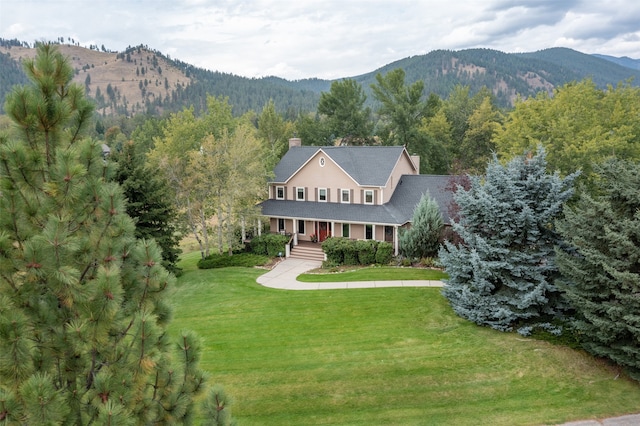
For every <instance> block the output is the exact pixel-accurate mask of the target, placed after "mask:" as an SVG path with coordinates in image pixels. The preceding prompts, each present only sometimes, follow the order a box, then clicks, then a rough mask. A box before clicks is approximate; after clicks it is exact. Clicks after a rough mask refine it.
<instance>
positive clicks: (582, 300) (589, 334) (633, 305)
mask: <svg viewBox="0 0 640 426" xmlns="http://www.w3.org/2000/svg"><path fill="white" fill-rule="evenodd" d="M596 171H597V172H598V176H599V177H600V178H599V179H597V180H596V182H597V188H596V194H597V195H594V196H591V195H589V194H587V193H584V194H582V195H581V197H580V200H579V201H578V203H577V204H576V205H575V206H573V207H572V208H567V209H566V211H565V219H564V220H563V221H561V222H559V223H558V230H559V231H560V233H561V234H562V236H563V237H564V238H565V240H566V241H567V245H565V246H563V247H562V248H558V267H559V269H560V272H562V276H563V278H562V280H560V281H559V285H560V287H561V288H563V289H564V290H565V292H566V295H567V298H568V299H569V301H570V303H571V305H572V307H573V308H574V309H575V311H576V314H575V319H574V321H573V325H574V326H575V328H576V330H577V332H578V335H579V336H580V339H581V341H582V344H583V346H584V347H585V349H587V350H588V351H589V352H591V353H593V354H595V355H597V356H601V357H606V358H609V359H611V360H613V361H615V362H616V363H618V364H619V365H622V366H624V367H626V368H627V369H628V370H629V372H630V373H631V374H632V376H633V377H635V378H636V379H638V380H640V297H638V296H639V295H640V191H639V188H640V164H634V163H630V162H625V161H621V160H610V161H608V162H607V163H605V164H603V165H602V166H601V167H598V168H596Z"/></svg>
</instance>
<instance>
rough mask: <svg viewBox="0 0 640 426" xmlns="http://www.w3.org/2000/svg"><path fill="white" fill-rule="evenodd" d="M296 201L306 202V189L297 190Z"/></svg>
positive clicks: (299, 188)
mask: <svg viewBox="0 0 640 426" xmlns="http://www.w3.org/2000/svg"><path fill="white" fill-rule="evenodd" d="M296 200H298V201H304V188H303V187H298V188H296Z"/></svg>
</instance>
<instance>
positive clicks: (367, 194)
mask: <svg viewBox="0 0 640 426" xmlns="http://www.w3.org/2000/svg"><path fill="white" fill-rule="evenodd" d="M364 203H365V204H373V190H372V189H366V190H365V191H364Z"/></svg>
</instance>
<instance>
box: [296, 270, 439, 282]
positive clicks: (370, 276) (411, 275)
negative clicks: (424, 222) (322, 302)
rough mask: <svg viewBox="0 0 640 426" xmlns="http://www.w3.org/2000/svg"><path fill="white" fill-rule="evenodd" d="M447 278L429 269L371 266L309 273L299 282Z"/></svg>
mask: <svg viewBox="0 0 640 426" xmlns="http://www.w3.org/2000/svg"><path fill="white" fill-rule="evenodd" d="M446 277H447V274H445V273H444V272H442V271H438V270H435V269H427V268H394V267H387V266H383V267H380V266H369V267H366V268H357V269H353V270H350V271H345V272H335V273H308V274H302V275H299V276H298V281H302V282H308V283H319V282H322V283H328V282H340V281H390V280H429V281H439V280H442V279H444V278H446Z"/></svg>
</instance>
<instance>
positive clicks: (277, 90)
mask: <svg viewBox="0 0 640 426" xmlns="http://www.w3.org/2000/svg"><path fill="white" fill-rule="evenodd" d="M59 48H60V51H61V52H62V53H63V54H64V55H66V56H68V57H69V59H70V61H71V63H72V66H73V67H74V68H75V70H76V76H75V81H76V82H78V83H80V84H82V85H84V86H85V87H86V90H87V93H88V95H89V96H90V97H92V98H93V99H94V100H95V101H96V105H97V111H98V112H99V113H100V114H103V115H111V114H122V115H126V116H130V115H132V114H138V113H149V114H162V113H166V112H174V111H178V110H181V109H182V108H185V107H190V106H193V108H194V110H195V111H196V113H197V112H200V111H202V110H203V109H205V108H206V98H207V95H208V94H210V95H214V96H223V97H228V98H229V103H230V104H231V105H233V110H234V113H235V114H242V113H245V112H247V111H249V110H253V111H255V112H257V113H259V112H260V111H261V110H262V108H263V106H264V105H265V104H266V103H267V102H268V101H269V99H273V101H274V103H275V105H276V107H277V108H278V110H280V111H281V112H283V113H286V114H287V117H288V118H294V117H295V116H296V115H297V114H298V113H299V112H305V111H311V112H313V111H315V110H316V108H317V103H318V100H319V98H320V93H322V92H326V91H328V90H329V89H330V87H331V81H329V80H321V79H304V80H296V81H289V80H285V79H282V78H279V77H264V78H246V77H241V76H237V75H233V74H227V73H221V72H217V71H209V70H205V69H202V68H197V67H194V66H192V65H190V64H187V63H184V62H181V61H179V60H175V59H171V58H169V57H168V56H166V55H163V54H162V53H161V52H158V51H154V50H151V49H149V48H147V47H146V46H144V45H140V46H136V47H129V48H128V49H126V50H125V51H124V52H109V51H104V50H103V51H98V50H97V46H95V50H94V49H87V48H84V47H80V46H77V45H67V44H60V45H59ZM34 55H35V49H33V48H30V47H29V46H28V45H27V44H26V43H24V42H18V41H16V40H11V41H8V40H3V39H0V82H1V83H2V85H0V99H4V97H5V95H6V93H7V92H8V91H9V90H10V88H11V86H12V85H14V84H24V82H25V81H26V80H25V77H24V75H23V74H22V72H21V69H20V66H19V61H20V60H21V58H25V57H33V56H34ZM630 61H634V60H630ZM618 62H619V61H613V60H611V59H610V58H603V57H600V56H598V55H587V54H584V53H581V52H578V51H575V50H571V49H567V48H551V49H545V50H540V51H537V52H530V53H504V52H500V51H497V50H491V49H466V50H460V51H452V50H434V51H432V52H429V53H427V54H425V55H418V56H412V57H409V58H405V59H401V60H399V61H396V62H393V63H391V64H388V65H385V66H383V67H381V68H379V69H377V70H374V71H372V72H370V73H366V74H362V75H358V76H353V77H346V78H352V79H354V80H356V81H357V82H358V83H359V84H361V85H362V87H363V89H364V91H365V94H367V97H368V100H367V102H368V104H369V106H372V105H373V102H374V100H373V96H372V95H371V88H370V86H371V84H374V83H375V82H376V80H375V77H376V75H377V74H379V73H380V74H383V75H384V74H386V73H387V72H389V71H391V70H393V69H396V68H402V69H404V71H405V76H406V78H405V83H406V84H412V83H414V82H415V81H418V80H422V81H423V82H424V85H425V94H429V93H435V94H437V95H438V96H440V97H441V98H447V97H448V95H449V93H451V90H452V89H453V88H454V87H455V86H456V85H464V86H469V88H470V91H471V93H472V94H473V93H476V92H477V91H478V90H480V89H481V88H482V87H487V88H489V89H491V90H492V92H493V93H494V95H495V96H496V100H497V102H498V104H499V105H500V106H502V107H510V106H512V105H513V103H514V101H515V100H516V99H517V97H518V96H520V97H525V98H526V97H530V96H535V95H536V94H537V93H538V92H540V91H546V92H548V93H551V92H552V91H553V89H554V88H555V87H558V86H560V85H563V84H565V83H568V82H571V81H579V80H582V79H585V78H591V79H592V80H593V81H594V82H595V83H596V84H597V85H598V86H599V87H602V88H604V87H606V86H607V85H609V84H611V85H616V84H618V83H619V82H622V81H629V80H630V79H631V80H630V81H631V84H633V85H638V84H640V70H638V69H633V68H632V67H627V66H623V65H621V64H620V63H618ZM3 104H4V102H3Z"/></svg>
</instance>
